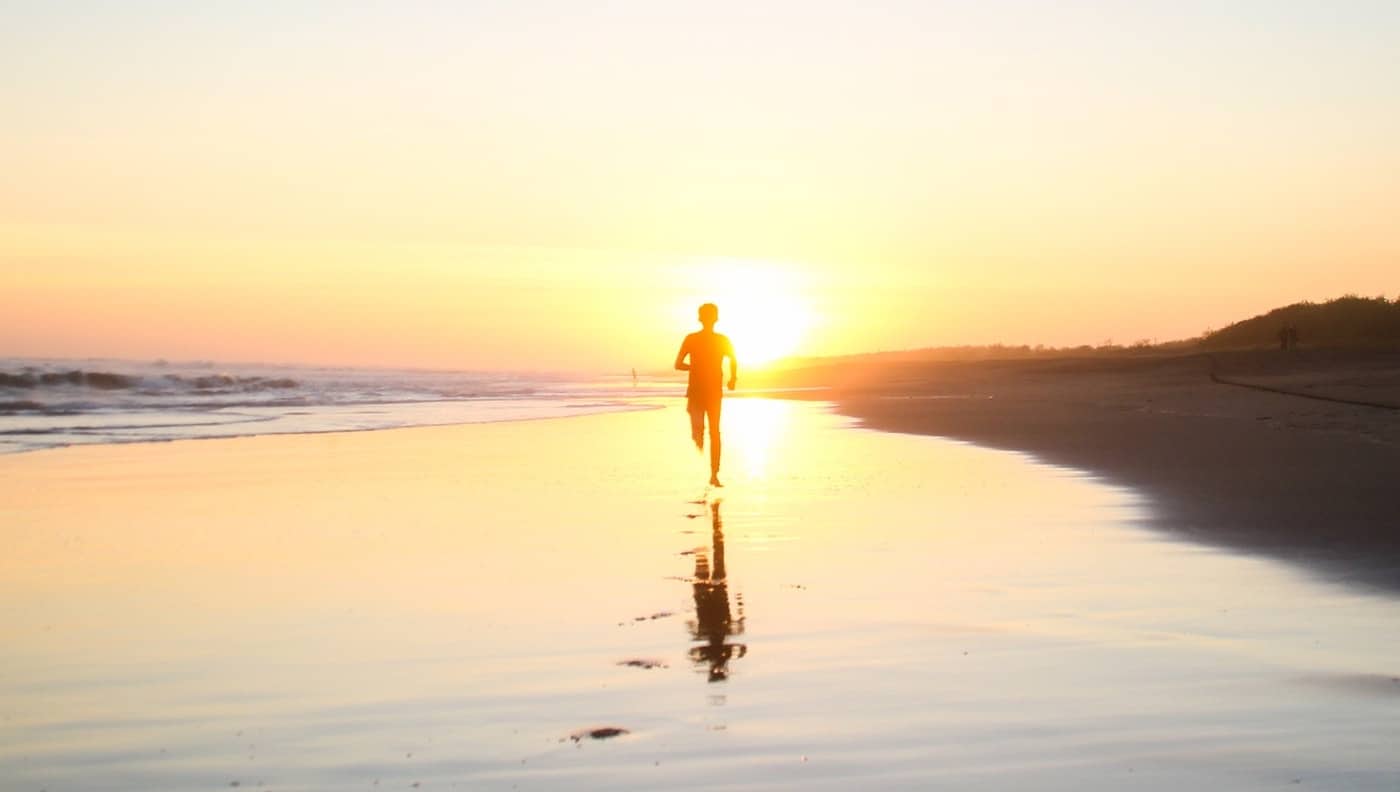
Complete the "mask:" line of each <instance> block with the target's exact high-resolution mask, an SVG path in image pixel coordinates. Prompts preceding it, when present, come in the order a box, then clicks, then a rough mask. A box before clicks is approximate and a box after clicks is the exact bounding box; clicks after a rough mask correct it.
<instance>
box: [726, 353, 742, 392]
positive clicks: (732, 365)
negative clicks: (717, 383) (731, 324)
mask: <svg viewBox="0 0 1400 792" xmlns="http://www.w3.org/2000/svg"><path fill="white" fill-rule="evenodd" d="M727 346H728V347H729V349H728V350H726V351H727V352H728V353H729V389H730V390H734V383H736V382H738V381H739V358H738V357H737V356H735V354H734V342H732V341H731V342H729V343H728V344H727Z"/></svg>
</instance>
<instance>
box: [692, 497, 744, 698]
mask: <svg viewBox="0 0 1400 792" xmlns="http://www.w3.org/2000/svg"><path fill="white" fill-rule="evenodd" d="M719 505H720V501H718V500H716V501H714V502H713V503H711V504H710V516H711V519H712V522H713V527H714V531H713V533H712V534H711V537H710V541H711V542H712V544H713V546H714V556H713V559H710V558H706V557H705V548H703V547H701V548H698V549H697V552H696V553H695V581H694V583H693V586H694V589H695V621H693V622H691V623H690V638H691V640H693V641H703V642H704V643H701V644H700V645H698V646H692V647H690V659H691V660H693V661H694V662H695V663H696V664H697V665H699V666H701V667H702V668H703V669H705V671H706V673H707V675H708V677H709V681H711V682H723V681H724V680H726V679H728V678H729V661H730V660H732V659H734V658H736V657H743V656H744V655H746V654H748V651H749V648H748V647H747V646H745V645H744V644H741V643H732V642H730V641H729V638H730V637H731V636H735V635H743V634H744V598H743V595H742V594H741V595H739V596H738V604H739V618H737V619H735V618H734V616H733V614H732V613H731V612H730V610H729V581H728V579H727V573H726V572H725V569H724V521H723V520H721V519H720V516H719Z"/></svg>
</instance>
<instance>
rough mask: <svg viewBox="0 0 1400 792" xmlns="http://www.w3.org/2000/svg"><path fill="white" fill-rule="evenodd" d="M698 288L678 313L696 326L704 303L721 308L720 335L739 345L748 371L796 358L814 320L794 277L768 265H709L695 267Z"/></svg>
mask: <svg viewBox="0 0 1400 792" xmlns="http://www.w3.org/2000/svg"><path fill="white" fill-rule="evenodd" d="M692 266H693V271H692V273H691V276H692V277H690V278H689V279H688V280H690V281H691V283H693V284H696V285H697V287H695V288H693V289H692V296H691V297H689V298H688V299H687V300H686V301H685V302H683V303H682V304H681V306H680V307H679V309H678V313H683V314H684V315H686V316H687V317H689V318H690V321H694V316H695V309H696V308H698V307H699V305H700V303H702V302H713V303H715V304H716V305H718V306H719V324H718V325H716V327H715V329H716V330H717V331H718V332H721V333H724V334H725V335H727V336H729V339H730V340H731V341H733V342H734V350H735V353H736V354H737V355H738V357H739V364H740V366H741V369H740V371H741V373H742V371H743V368H745V367H751V366H762V365H763V364H765V363H771V362H772V361H774V360H776V359H778V358H781V357H784V356H786V355H791V354H793V353H795V352H796V351H797V349H798V346H799V345H800V344H801V343H802V339H803V336H804V335H805V334H806V333H807V331H808V330H809V329H810V328H811V326H812V324H813V319H814V317H813V315H812V311H811V308H810V307H809V305H808V303H807V301H806V298H805V296H804V295H803V294H802V293H801V291H800V289H799V284H798V283H797V282H796V278H795V277H794V276H793V274H792V272H791V271H788V270H783V269H780V268H778V267H777V266H774V265H770V264H765V263H763V262H754V261H744V260H739V259H705V260H701V261H696V262H693V263H692Z"/></svg>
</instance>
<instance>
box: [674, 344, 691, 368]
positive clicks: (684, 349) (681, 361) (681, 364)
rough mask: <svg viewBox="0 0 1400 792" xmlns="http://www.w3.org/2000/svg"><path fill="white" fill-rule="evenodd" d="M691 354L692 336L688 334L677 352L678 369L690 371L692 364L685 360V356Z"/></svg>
mask: <svg viewBox="0 0 1400 792" xmlns="http://www.w3.org/2000/svg"><path fill="white" fill-rule="evenodd" d="M689 354H690V336H686V337H685V340H684V341H682V342H681V349H680V351H679V352H677V353H676V371H690V364H689V363H687V362H685V356H686V355H689Z"/></svg>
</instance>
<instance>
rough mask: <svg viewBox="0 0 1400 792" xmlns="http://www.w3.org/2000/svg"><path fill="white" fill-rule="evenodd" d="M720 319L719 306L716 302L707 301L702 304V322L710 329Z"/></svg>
mask: <svg viewBox="0 0 1400 792" xmlns="http://www.w3.org/2000/svg"><path fill="white" fill-rule="evenodd" d="M718 321H719V306H717V305H715V304H714V303H705V304H704V305H702V306H700V324H702V325H704V326H705V328H706V329H709V328H711V327H714V326H715V322H718Z"/></svg>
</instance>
